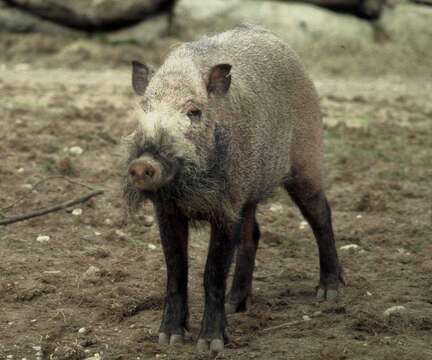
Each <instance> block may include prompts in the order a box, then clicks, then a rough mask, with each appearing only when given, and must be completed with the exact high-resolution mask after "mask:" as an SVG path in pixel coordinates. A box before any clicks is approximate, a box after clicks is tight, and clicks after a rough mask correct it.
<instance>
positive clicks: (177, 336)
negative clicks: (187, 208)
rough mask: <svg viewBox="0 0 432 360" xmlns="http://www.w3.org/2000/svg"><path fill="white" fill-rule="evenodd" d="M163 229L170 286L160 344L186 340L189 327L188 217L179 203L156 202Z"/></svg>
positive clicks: (161, 327)
mask: <svg viewBox="0 0 432 360" xmlns="http://www.w3.org/2000/svg"><path fill="white" fill-rule="evenodd" d="M156 210H157V217H158V222H159V231H160V237H161V243H162V248H163V252H164V255H165V261H166V266H167V288H166V297H165V304H164V310H163V315H162V322H161V326H160V329H159V344H161V345H168V344H170V345H174V344H178V343H183V341H184V335H185V330H189V324H188V320H189V310H188V296H187V282H188V256H187V255H188V251H187V247H188V219H187V218H186V217H185V216H184V215H182V214H181V213H180V212H179V211H178V209H177V208H176V207H175V206H171V205H167V204H163V205H156Z"/></svg>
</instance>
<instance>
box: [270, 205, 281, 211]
mask: <svg viewBox="0 0 432 360" xmlns="http://www.w3.org/2000/svg"><path fill="white" fill-rule="evenodd" d="M269 210H270V211H273V212H281V211H282V210H283V206H282V205H281V204H278V203H275V204H272V205H271V206H270V208H269Z"/></svg>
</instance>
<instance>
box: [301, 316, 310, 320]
mask: <svg viewBox="0 0 432 360" xmlns="http://www.w3.org/2000/svg"><path fill="white" fill-rule="evenodd" d="M302 319H303V320H304V321H310V319H311V318H310V316H307V315H303V316H302Z"/></svg>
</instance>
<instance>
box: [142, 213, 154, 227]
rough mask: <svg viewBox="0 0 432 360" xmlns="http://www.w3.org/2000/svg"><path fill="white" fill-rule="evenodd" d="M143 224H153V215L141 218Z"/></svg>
mask: <svg viewBox="0 0 432 360" xmlns="http://www.w3.org/2000/svg"><path fill="white" fill-rule="evenodd" d="M143 224H144V226H152V225H153V224H154V217H153V216H151V215H145V216H144V219H143Z"/></svg>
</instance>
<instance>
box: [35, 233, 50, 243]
mask: <svg viewBox="0 0 432 360" xmlns="http://www.w3.org/2000/svg"><path fill="white" fill-rule="evenodd" d="M50 239H51V238H50V237H49V236H48V235H39V236H38V237H37V238H36V241H37V242H40V243H46V242H48V241H50Z"/></svg>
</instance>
